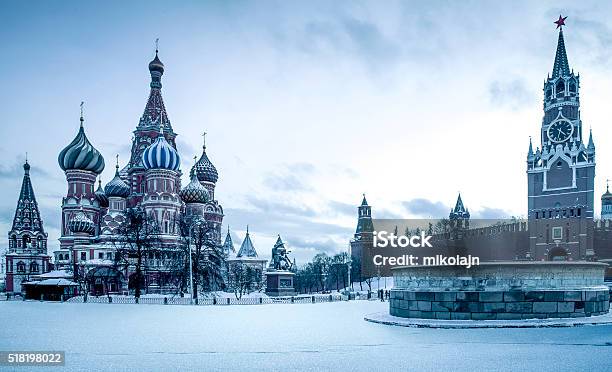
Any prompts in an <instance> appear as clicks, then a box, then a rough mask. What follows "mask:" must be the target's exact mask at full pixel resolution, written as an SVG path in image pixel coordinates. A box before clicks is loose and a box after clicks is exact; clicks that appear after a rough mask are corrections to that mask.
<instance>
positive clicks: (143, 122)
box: [139, 39, 172, 132]
mask: <svg viewBox="0 0 612 372" xmlns="http://www.w3.org/2000/svg"><path fill="white" fill-rule="evenodd" d="M158 42H159V39H157V40H156V41H155V58H153V60H152V61H151V62H149V73H150V74H151V84H150V86H151V92H150V93H149V99H148V100H147V104H146V106H145V110H144V113H143V114H142V117H141V118H140V124H139V126H141V127H142V126H153V127H157V126H159V125H160V120H161V116H162V115H163V116H165V126H166V129H169V130H170V132H172V126H171V125H170V121H169V120H168V114H167V112H166V107H165V105H164V100H163V98H162V95H161V88H162V83H161V78H162V75H163V74H164V64H163V63H162V61H161V60H160V59H159V48H158ZM156 129H157V128H156Z"/></svg>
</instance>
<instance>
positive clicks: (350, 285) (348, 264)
mask: <svg viewBox="0 0 612 372" xmlns="http://www.w3.org/2000/svg"><path fill="white" fill-rule="evenodd" d="M351 253H352V252H351V242H349V243H348V261H347V263H346V264H347V266H348V282H349V287H351V289H353V283H352V282H351V268H352V266H351V264H352V261H353V256H352V255H351Z"/></svg>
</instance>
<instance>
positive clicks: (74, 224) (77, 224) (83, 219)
mask: <svg viewBox="0 0 612 372" xmlns="http://www.w3.org/2000/svg"><path fill="white" fill-rule="evenodd" d="M68 227H69V228H70V231H72V232H73V233H86V234H90V235H91V234H93V233H94V232H95V231H96V225H95V224H94V223H93V221H92V220H91V219H90V218H89V217H87V216H86V215H85V213H83V211H79V212H78V213H77V214H75V215H74V217H72V218H71V219H70V222H69V223H68Z"/></svg>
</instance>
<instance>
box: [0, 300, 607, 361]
mask: <svg viewBox="0 0 612 372" xmlns="http://www.w3.org/2000/svg"><path fill="white" fill-rule="evenodd" d="M387 310H388V303H387V302H385V303H381V302H379V301H343V302H332V303H317V304H293V305H291V304H287V305H253V306H246V305H243V306H240V305H237V306H172V305H142V304H140V305H119V304H75V303H50V302H30V301H26V302H19V301H8V302H6V301H3V302H0V314H2V317H1V318H2V319H3V322H2V327H1V328H0V329H2V331H1V337H0V349H2V350H64V351H66V366H65V367H64V368H63V369H65V370H69V371H88V370H89V371H90V370H94V369H95V370H109V371H110V370H113V371H137V370H138V371H162V370H166V371H169V370H181V371H188V370H200V371H221V370H223V371H225V370H229V371H244V370H270V371H288V370H312V371H330V370H335V371H346V370H350V371H372V370H378V371H385V370H387V371H397V370H418V371H434V370H436V371H439V370H447V371H497V370H511V371H539V372H542V371H582V370H589V371H605V370H609V366H610V361H611V360H612V326H585V327H575V328H537V329H464V330H461V329H422V328H404V327H394V326H386V325H380V324H374V323H370V322H366V321H364V319H363V318H364V315H366V314H369V313H375V312H384V311H387ZM19 368H20V369H19V370H20V371H21V370H24V371H25V370H27V369H26V368H24V367H19ZM32 370H40V367H32Z"/></svg>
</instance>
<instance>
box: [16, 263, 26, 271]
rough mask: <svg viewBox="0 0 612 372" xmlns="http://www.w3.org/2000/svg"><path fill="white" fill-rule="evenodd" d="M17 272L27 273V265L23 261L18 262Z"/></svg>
mask: <svg viewBox="0 0 612 372" xmlns="http://www.w3.org/2000/svg"><path fill="white" fill-rule="evenodd" d="M17 272H18V273H25V263H24V262H23V261H19V262H17Z"/></svg>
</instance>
